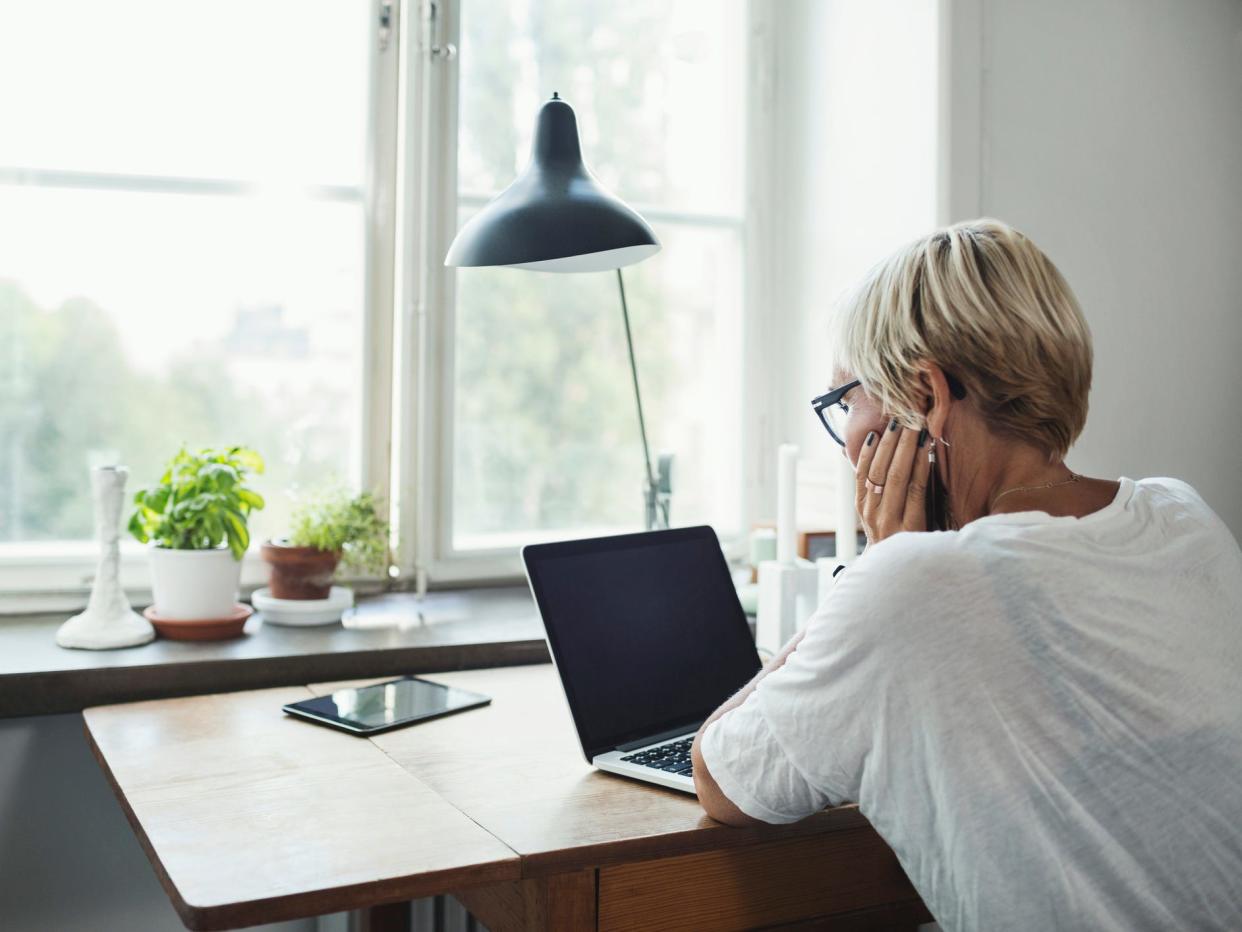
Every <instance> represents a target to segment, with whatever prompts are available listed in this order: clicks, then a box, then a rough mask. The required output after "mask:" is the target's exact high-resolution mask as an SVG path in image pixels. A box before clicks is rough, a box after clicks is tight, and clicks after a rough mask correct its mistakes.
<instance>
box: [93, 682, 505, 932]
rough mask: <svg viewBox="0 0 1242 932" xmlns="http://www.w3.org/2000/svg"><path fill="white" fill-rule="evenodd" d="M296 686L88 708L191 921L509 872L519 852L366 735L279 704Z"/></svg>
mask: <svg viewBox="0 0 1242 932" xmlns="http://www.w3.org/2000/svg"><path fill="white" fill-rule="evenodd" d="M309 697H310V693H309V691H308V690H306V689H305V688H304V687H289V688H282V689H264V690H256V691H252V692H240V693H229V694H224V695H214V696H199V697H194V698H187V699H161V700H157V701H153V702H139V703H132V704H129V705H117V706H105V707H101V708H95V709H87V710H86V712H85V713H83V714H84V716H85V719H86V728H87V734H88V737H89V738H90V740H91V743H92V747H93V749H94V751H95V755H96V757H97V758H98V759H99V762H100V764H101V765H102V767H103V769H104V771H105V772H106V773H107V775H108V779H109V780H110V781H111V783H112V786H113V789H114V790H115V791H116V794H117V797H118V798H119V799H120V801H121V805H122V807H123V808H124V810H125V813H126V816H127V817H128V818H129V821H130V824H131V825H132V826H133V828H134V831H135V832H136V833H137V834H138V838H139V840H140V841H141V842H142V845H143V847H144V848H145V849H146V852H147V856H148V857H149V858H150V859H151V862H152V864H153V865H154V866H155V869H156V873H157V874H158V875H159V877H160V881H161V883H163V885H164V889H165V890H166V891H167V893H168V895H169V897H170V898H171V899H172V902H173V905H174V906H175V907H176V909H177V912H178V913H179V914H180V915H181V918H182V920H183V921H184V922H185V924H186V925H187V926H188V927H189V928H191V929H227V928H238V927H241V926H248V925H255V924H257V923H260V922H275V921H279V920H282V919H291V918H295V917H300V916H311V915H319V914H322V913H328V912H335V911H338V910H344V909H353V908H357V907H362V906H372V905H375V904H377V903H383V902H395V901H399V900H408V899H412V898H415V897H419V896H428V895H432V894H436V893H441V892H443V891H445V890H448V889H453V888H454V887H456V886H469V885H471V884H476V883H485V882H488V881H497V880H507V879H513V878H516V877H518V876H519V870H520V863H519V860H518V858H517V856H516V855H515V854H514V853H513V852H512V851H511V850H510V849H509V848H508V847H506V846H505V845H504V844H503V843H502V842H500V841H498V840H497V839H495V838H494V837H492V835H491V834H490V833H488V832H487V831H485V830H484V829H482V828H480V827H479V826H478V825H476V824H475V823H474V822H472V821H470V819H469V818H467V817H466V816H465V815H463V814H462V813H461V812H460V811H458V810H457V809H456V808H454V807H453V806H452V805H451V804H450V803H449V802H447V801H445V800H444V799H443V798H442V797H441V796H440V795H439V794H438V793H437V792H435V791H434V790H433V789H431V788H429V787H427V786H426V785H425V784H423V783H422V782H421V781H420V780H419V779H418V778H417V777H415V776H414V775H413V774H411V773H409V772H408V771H406V770H404V769H402V768H401V767H400V766H398V765H397V764H396V763H394V762H393V761H392V760H391V759H390V758H389V757H388V756H387V755H385V754H384V753H383V752H382V751H381V750H380V749H379V748H377V747H375V746H374V745H373V744H371V743H370V742H369V741H366V740H365V739H360V738H354V737H352V736H350V735H347V734H344V733H341V732H336V731H330V730H329V729H327V728H322V727H318V726H315V725H311V724H308V723H305V722H302V721H299V720H297V719H293V718H289V717H288V716H286V715H284V714H283V713H282V712H281V710H280V708H281V706H282V705H284V704H285V703H288V702H298V701H300V700H302V699H306V698H309Z"/></svg>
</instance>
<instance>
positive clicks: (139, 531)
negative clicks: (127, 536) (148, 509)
mask: <svg viewBox="0 0 1242 932" xmlns="http://www.w3.org/2000/svg"><path fill="white" fill-rule="evenodd" d="M129 533H131V534H133V535H134V537H135V538H137V539H138V542H139V543H142V544H145V543H146V542H147V541H149V540H150V539H151V538H150V537H149V536H148V535H147V529H146V528H145V527H144V526H143V523H142V515H141V513H140V512H137V511H135V512H134V513H133V515H131V516H130V519H129Z"/></svg>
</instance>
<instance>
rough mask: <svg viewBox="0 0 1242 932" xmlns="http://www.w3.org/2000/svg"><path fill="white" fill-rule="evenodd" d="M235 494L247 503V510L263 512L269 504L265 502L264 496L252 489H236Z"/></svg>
mask: <svg viewBox="0 0 1242 932" xmlns="http://www.w3.org/2000/svg"><path fill="white" fill-rule="evenodd" d="M233 491H234V494H235V495H236V496H237V497H238V498H239V499H240V500H241V501H242V502H244V503H245V505H246V507H247V508H250V509H252V510H253V511H261V510H262V508H263V506H264V505H266V504H267V503H266V502H265V501H264V500H263V496H262V495H260V494H259V493H258V492H255V491H253V490H251V489H242V488H239V489H234V490H233Z"/></svg>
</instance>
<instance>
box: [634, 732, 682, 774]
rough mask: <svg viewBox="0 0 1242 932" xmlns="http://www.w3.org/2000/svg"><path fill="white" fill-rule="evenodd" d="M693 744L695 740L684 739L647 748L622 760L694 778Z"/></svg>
mask: <svg viewBox="0 0 1242 932" xmlns="http://www.w3.org/2000/svg"><path fill="white" fill-rule="evenodd" d="M693 743H694V738H682V739H681V740H680V741H672V742H670V743H668V744H660V745H657V746H656V747H653V748H645V749H644V750H641V751H637V752H635V753H633V754H630V755H628V756H626V757H623V758H621V759H622V760H623V761H628V762H629V763H631V764H638V765H639V766H642V767H650V768H652V769H653V770H667V771H668V772H669V773H679V774H682V775H684V776H687V777H689V776H693V768H692V767H691V764H690V745H691V744H693Z"/></svg>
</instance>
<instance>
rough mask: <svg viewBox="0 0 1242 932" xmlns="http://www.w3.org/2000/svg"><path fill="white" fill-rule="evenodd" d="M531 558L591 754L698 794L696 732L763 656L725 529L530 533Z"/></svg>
mask: <svg viewBox="0 0 1242 932" xmlns="http://www.w3.org/2000/svg"><path fill="white" fill-rule="evenodd" d="M522 561H523V562H524V563H525V565H526V576H527V579H528V580H529V581H530V588H531V592H532V593H533V594H534V597H535V602H536V604H537V605H538V607H539V614H540V615H541V616H542V617H543V626H544V630H545V632H546V633H547V638H548V647H549V649H550V651H551V653H552V659H553V662H554V663H555V664H556V670H557V673H558V674H559V675H560V678H561V684H562V685H563V686H564V688H565V698H566V700H567V701H568V703H569V709H570V712H572V713H573V719H574V725H575V726H576V727H577V729H578V738H579V740H581V742H582V751H583V753H584V754H585V755H586V759H587V760H588V761H589V762H590V763H592V764H594V765H595V766H596V767H598V768H599V769H600V770H605V771H608V772H609V773H616V774H621V775H622V776H626V777H633V778H634V779H637V780H645V781H646V782H648V783H655V784H658V785H660V786H666V787H671V788H672V789H675V790H682V791H684V792H687V793H693V792H694V779H693V772H692V769H691V763H690V744H691V742H692V741H693V739H694V735H695V733H696V732H697V731H698V730H699V726H701V725H702V724H703V722H704V721H705V720H706V719H707V717H708V716H709V715H711V713H712V712H714V711H715V710H716V708H717V707H718V706H719V705H720V704H721V703H722V702H724V701H725V700H726V699H727V698H729V696H731V695H732V694H733V693H735V692H736V691H737V690H738V689H740V688H741V687H742V686H744V685H745V684H746V683H747V682H748V681H749V680H750V678H751V677H753V676H754V675H755V674H756V673H757V672H758V671H759V667H760V664H759V654H758V653H757V651H756V650H755V642H754V639H753V638H752V637H751V633H750V628H749V626H748V625H747V623H746V615H745V613H744V612H743V611H742V606H741V603H740V602H739V601H738V597H737V590H736V589H735V588H734V586H733V580H732V579H731V578H730V575H729V567H728V564H726V563H725V558H724V554H723V553H722V552H721V549H720V541H719V540H717V538H716V532H715V531H713V530H712V529H711V528H710V527H706V526H704V527H691V528H676V529H673V530H667V531H649V532H647V533H643V534H624V535H620V536H617V537H600V538H594V539H591V540H574V541H562V542H558V543H554V544H532V545H529V546H527V547H525V548H523V550H522Z"/></svg>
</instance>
